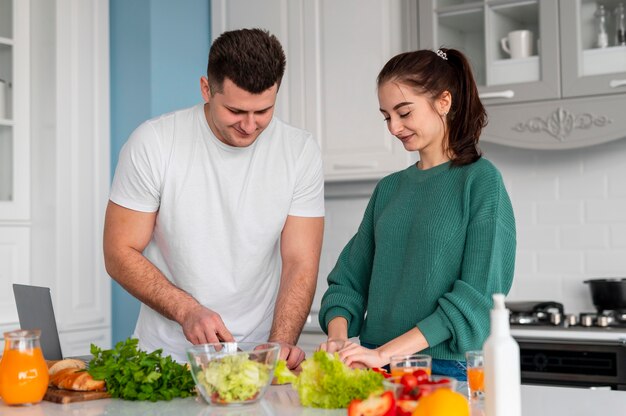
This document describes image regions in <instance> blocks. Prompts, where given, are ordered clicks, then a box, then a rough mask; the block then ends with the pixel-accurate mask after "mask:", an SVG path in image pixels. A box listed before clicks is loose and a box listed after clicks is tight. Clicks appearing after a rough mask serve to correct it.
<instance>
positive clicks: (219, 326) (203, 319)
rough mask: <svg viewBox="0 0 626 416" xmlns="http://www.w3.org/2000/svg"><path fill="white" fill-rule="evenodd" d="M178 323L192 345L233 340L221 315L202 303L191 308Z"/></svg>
mask: <svg viewBox="0 0 626 416" xmlns="http://www.w3.org/2000/svg"><path fill="white" fill-rule="evenodd" d="M180 325H181V326H182V327H183V333H184V334H185V337H186V338H187V340H189V342H191V343H192V344H194V345H197V344H207V343H216V342H233V341H235V339H234V338H233V336H232V334H231V333H230V331H229V330H228V329H227V328H226V325H224V321H222V317H221V316H220V315H219V314H218V313H217V312H214V311H212V310H210V309H208V308H205V307H204V306H202V305H195V306H194V307H193V308H191V309H190V310H189V312H187V313H186V314H185V316H184V318H183V320H182V322H180Z"/></svg>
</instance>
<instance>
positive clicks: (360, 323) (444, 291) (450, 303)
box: [319, 158, 515, 360]
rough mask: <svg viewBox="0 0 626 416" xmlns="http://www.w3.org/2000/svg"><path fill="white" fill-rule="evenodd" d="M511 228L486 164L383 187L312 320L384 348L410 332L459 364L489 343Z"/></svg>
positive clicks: (406, 177)
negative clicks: (335, 322) (338, 321)
mask: <svg viewBox="0 0 626 416" xmlns="http://www.w3.org/2000/svg"><path fill="white" fill-rule="evenodd" d="M514 264H515V219H514V217H513V209H512V207H511V201H510V200H509V196H508V194H507V192H506V189H505V187H504V184H503V182H502V178H501V176H500V173H499V172H498V170H497V169H496V168H495V167H494V166H493V164H491V162H489V161H488V160H485V159H484V158H480V159H478V160H477V161H476V162H474V163H472V164H469V165H465V166H460V167H454V166H452V165H451V163H450V162H448V163H444V164H442V165H439V166H436V167H433V168H431V169H428V170H419V169H417V168H416V166H415V165H412V166H411V167H409V168H407V169H405V170H403V171H400V172H396V173H394V174H392V175H389V176H387V177H385V178H383V179H382V180H381V181H380V182H379V183H378V185H377V186H376V189H375V190H374V193H373V195H372V198H371V199H370V201H369V204H368V206H367V209H366V210H365V214H364V216H363V221H362V222H361V225H360V226H359V229H358V231H357V233H356V235H355V236H354V237H353V238H352V239H351V240H350V241H349V242H348V244H347V245H346V247H345V248H344V249H343V251H342V252H341V254H340V256H339V259H338V260H337V264H336V265H335V268H334V269H333V271H332V272H331V273H330V275H329V276H328V286H329V287H328V290H327V291H326V293H325V294H324V297H323V298H322V305H321V309H320V314H319V317H320V318H319V319H320V325H321V326H322V328H323V329H324V331H326V332H327V325H328V322H330V321H331V320H332V319H333V318H335V317H337V316H343V317H345V318H346V319H347V320H348V336H349V337H354V336H359V337H360V339H361V342H367V343H369V344H374V345H382V344H384V343H386V342H388V341H390V340H392V339H393V338H396V337H398V336H400V335H402V334H403V333H405V332H407V331H409V330H410V329H412V328H414V327H415V326H417V327H418V328H419V329H420V331H421V332H422V333H423V334H424V337H426V340H427V341H428V344H429V348H428V349H426V350H424V352H425V353H426V354H430V355H432V357H433V358H437V359H448V360H464V352H465V351H468V350H473V349H480V348H482V345H483V342H484V341H485V338H486V337H487V335H488V334H489V310H490V309H491V306H492V299H491V295H492V294H493V293H504V294H506V293H508V291H509V289H510V288H511V283H512V281H513V270H514Z"/></svg>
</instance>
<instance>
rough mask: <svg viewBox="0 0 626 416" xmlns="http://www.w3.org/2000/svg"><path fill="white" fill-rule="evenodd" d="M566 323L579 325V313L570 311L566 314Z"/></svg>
mask: <svg viewBox="0 0 626 416" xmlns="http://www.w3.org/2000/svg"><path fill="white" fill-rule="evenodd" d="M565 323H566V324H567V326H576V325H578V315H574V314H573V313H570V314H568V315H566V316H565Z"/></svg>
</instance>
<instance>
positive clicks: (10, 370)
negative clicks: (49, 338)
mask: <svg viewBox="0 0 626 416" xmlns="http://www.w3.org/2000/svg"><path fill="white" fill-rule="evenodd" d="M40 334H41V332H40V331H39V330H16V331H11V332H5V333H4V341H5V345H4V355H3V356H2V361H0V397H2V400H3V401H4V402H5V403H6V404H9V405H18V404H28V403H39V402H40V401H41V399H43V396H44V395H45V394H46V389H47V388H48V366H47V365H46V361H45V360H44V358H43V354H42V352H41V347H40V345H39V336H40Z"/></svg>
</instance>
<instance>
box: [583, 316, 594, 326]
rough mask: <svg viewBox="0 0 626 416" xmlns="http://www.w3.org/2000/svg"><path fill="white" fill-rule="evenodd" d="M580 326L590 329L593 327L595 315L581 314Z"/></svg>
mask: <svg viewBox="0 0 626 416" xmlns="http://www.w3.org/2000/svg"><path fill="white" fill-rule="evenodd" d="M580 325H581V326H585V327H589V326H593V315H591V314H581V315H580Z"/></svg>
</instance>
